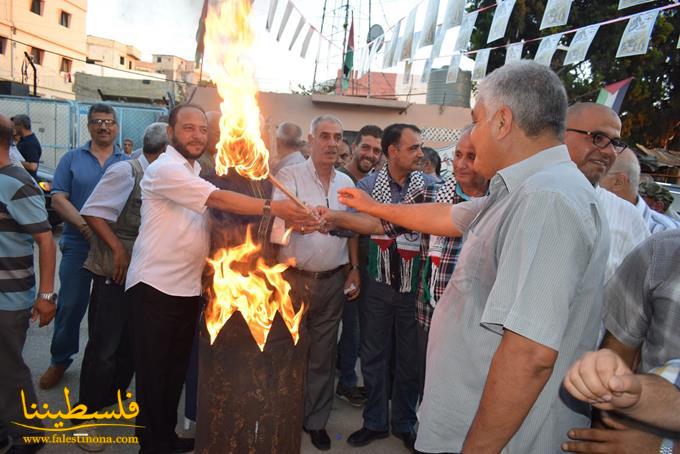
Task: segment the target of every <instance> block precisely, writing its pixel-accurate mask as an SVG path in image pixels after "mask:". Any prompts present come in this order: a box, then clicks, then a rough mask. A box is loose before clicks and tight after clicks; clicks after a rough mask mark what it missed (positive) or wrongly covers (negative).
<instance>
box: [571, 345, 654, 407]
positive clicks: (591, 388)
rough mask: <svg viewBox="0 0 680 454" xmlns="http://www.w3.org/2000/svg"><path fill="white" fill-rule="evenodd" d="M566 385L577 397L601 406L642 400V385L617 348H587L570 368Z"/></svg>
mask: <svg viewBox="0 0 680 454" xmlns="http://www.w3.org/2000/svg"><path fill="white" fill-rule="evenodd" d="M564 387H565V388H566V390H567V391H569V393H570V394H571V395H572V396H574V397H575V398H577V399H579V400H581V401H584V402H588V403H590V404H592V405H593V406H595V407H596V408H599V409H601V410H621V409H626V408H628V407H631V406H633V405H635V404H636V403H637V402H638V401H639V400H640V394H641V393H642V385H641V383H640V380H639V379H638V378H637V377H636V376H635V375H634V374H633V372H631V370H630V369H629V368H628V366H627V365H626V364H625V363H624V362H623V360H622V359H621V358H620V357H619V356H618V355H617V354H616V353H614V352H613V351H611V350H609V349H602V350H598V351H596V352H587V353H585V354H584V355H583V356H581V358H579V359H578V360H577V361H576V362H575V363H574V364H573V365H572V366H571V367H570V368H569V370H568V371H567V374H566V376H565V378H564Z"/></svg>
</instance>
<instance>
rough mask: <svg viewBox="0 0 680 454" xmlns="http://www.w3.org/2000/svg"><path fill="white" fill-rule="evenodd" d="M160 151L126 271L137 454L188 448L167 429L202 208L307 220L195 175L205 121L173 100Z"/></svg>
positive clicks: (188, 337) (195, 288)
mask: <svg viewBox="0 0 680 454" xmlns="http://www.w3.org/2000/svg"><path fill="white" fill-rule="evenodd" d="M168 123H169V126H168V129H167V131H168V137H169V140H170V145H169V146H168V147H167V149H166V152H165V153H164V154H163V155H162V156H161V157H160V158H158V159H157V160H156V161H155V162H154V163H153V164H151V165H150V166H149V167H148V168H147V170H146V172H145V173H144V178H143V179H142V181H141V183H140V187H141V189H142V209H141V213H142V223H141V226H140V229H139V236H138V238H137V240H136V241H135V245H134V248H133V251H132V259H131V261H130V267H129V269H128V274H127V280H126V285H125V288H126V291H128V292H130V297H131V299H132V306H133V320H134V322H133V329H134V341H133V342H134V355H135V371H136V379H135V383H136V389H137V392H136V399H137V402H138V403H139V408H140V413H139V416H138V417H137V425H138V426H141V428H138V429H137V435H138V437H139V443H140V446H141V450H140V452H141V453H148V452H188V451H191V450H192V449H193V445H194V441H193V439H180V438H178V437H177V435H176V434H175V425H176V422H177V403H178V401H179V397H180V394H181V392H182V384H183V383H184V376H185V374H186V370H187V364H188V361H189V353H190V351H191V343H192V339H193V335H194V331H195V326H196V319H197V317H198V313H199V297H200V295H201V292H202V288H201V273H202V271H203V267H204V265H205V258H206V256H207V255H208V239H209V233H208V229H207V211H206V210H207V208H217V209H220V210H224V211H231V212H234V213H239V214H261V213H263V212H265V211H268V210H270V211H271V213H272V214H273V215H275V216H279V217H282V218H285V219H287V220H290V221H292V222H297V223H306V224H307V225H310V226H311V225H314V220H313V217H312V216H310V215H309V214H308V212H307V211H306V210H304V209H301V208H299V207H298V206H297V205H295V204H294V203H293V202H292V201H290V200H278V201H273V202H270V201H268V200H267V201H265V200H262V199H256V198H252V197H248V196H244V195H242V194H238V193H235V192H231V191H221V190H218V189H217V188H216V187H215V186H214V185H213V184H211V183H209V182H207V181H205V180H203V179H202V178H200V177H199V173H200V170H201V169H200V165H198V164H196V163H195V161H196V159H198V157H199V156H201V154H202V153H203V151H204V149H205V146H206V143H207V134H208V124H207V119H206V116H205V113H204V112H203V110H202V109H201V108H200V107H198V106H195V105H191V104H180V105H178V106H176V107H175V108H174V109H173V110H172V111H171V112H170V117H169V121H168Z"/></svg>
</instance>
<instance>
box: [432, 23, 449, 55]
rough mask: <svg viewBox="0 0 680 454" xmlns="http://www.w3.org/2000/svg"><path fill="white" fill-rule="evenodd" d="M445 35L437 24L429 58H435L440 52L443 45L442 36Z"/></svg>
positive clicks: (441, 27)
mask: <svg viewBox="0 0 680 454" xmlns="http://www.w3.org/2000/svg"><path fill="white" fill-rule="evenodd" d="M445 35H446V30H444V27H443V26H442V25H441V24H439V25H437V33H436V35H435V36H436V37H435V39H434V45H433V46H432V52H430V58H431V59H433V58H437V57H439V54H440V53H441V51H442V44H443V43H444V36H445Z"/></svg>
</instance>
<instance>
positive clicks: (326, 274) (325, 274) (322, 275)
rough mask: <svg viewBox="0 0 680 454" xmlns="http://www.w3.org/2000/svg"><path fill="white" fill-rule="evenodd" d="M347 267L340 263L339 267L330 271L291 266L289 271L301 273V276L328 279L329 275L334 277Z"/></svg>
mask: <svg viewBox="0 0 680 454" xmlns="http://www.w3.org/2000/svg"><path fill="white" fill-rule="evenodd" d="M346 267H347V265H346V264H345V265H340V266H339V267H337V268H333V269H332V270H328V271H316V272H314V271H305V270H301V269H300V268H295V267H290V268H288V270H289V271H291V272H293V273H296V274H299V275H300V276H304V277H308V278H310V279H328V278H329V277H333V276H334V275H335V274H336V273H337V272H339V271H342V270H344V269H345V268H346Z"/></svg>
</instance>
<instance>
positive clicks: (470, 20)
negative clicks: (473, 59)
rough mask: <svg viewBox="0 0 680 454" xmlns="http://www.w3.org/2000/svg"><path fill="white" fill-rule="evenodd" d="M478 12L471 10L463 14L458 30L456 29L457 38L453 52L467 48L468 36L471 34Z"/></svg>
mask: <svg viewBox="0 0 680 454" xmlns="http://www.w3.org/2000/svg"><path fill="white" fill-rule="evenodd" d="M478 14H479V11H473V12H471V13H469V14H465V16H463V22H461V25H460V30H458V39H456V45H455V47H454V48H453V50H454V52H455V51H459V50H463V51H464V50H466V49H467V45H468V43H469V42H470V36H472V30H473V29H474V28H475V22H477V15H478Z"/></svg>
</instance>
